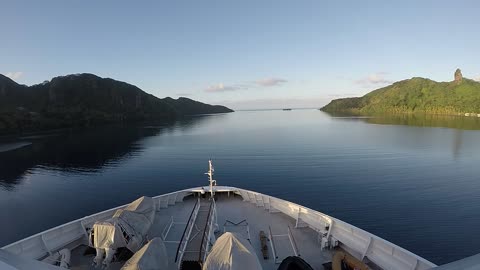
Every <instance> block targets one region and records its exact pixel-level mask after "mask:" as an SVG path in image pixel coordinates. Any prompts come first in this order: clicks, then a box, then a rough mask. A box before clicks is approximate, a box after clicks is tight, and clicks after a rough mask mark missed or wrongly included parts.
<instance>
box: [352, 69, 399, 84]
mask: <svg viewBox="0 0 480 270" xmlns="http://www.w3.org/2000/svg"><path fill="white" fill-rule="evenodd" d="M387 75H388V73H387V72H377V73H373V74H370V75H368V76H367V77H365V78H362V79H360V80H356V81H355V83H356V84H361V85H366V86H369V85H379V84H391V83H393V81H392V80H388V79H386V78H385V76H387Z"/></svg>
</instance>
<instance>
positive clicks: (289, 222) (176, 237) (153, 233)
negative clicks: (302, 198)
mask: <svg viewBox="0 0 480 270" xmlns="http://www.w3.org/2000/svg"><path fill="white" fill-rule="evenodd" d="M196 200H197V199H196V198H194V197H192V196H188V197H185V199H184V201H183V202H178V203H176V204H175V205H171V206H168V208H164V209H160V210H159V211H157V212H156V216H155V221H154V224H153V225H152V227H151V229H150V232H149V234H148V236H149V238H153V237H162V238H163V237H165V238H164V242H165V246H166V248H167V254H168V258H169V263H168V265H169V269H178V266H177V264H176V263H175V256H176V254H177V248H178V245H179V244H178V243H179V241H180V239H181V237H182V235H183V232H184V229H185V226H186V223H187V221H188V219H189V216H190V214H191V212H192V209H193V208H194V205H195V202H196ZM216 209H217V222H216V223H217V224H218V228H217V230H216V233H215V236H216V237H217V238H218V237H219V236H220V235H221V234H222V233H223V232H224V231H230V232H236V233H238V234H240V235H242V236H243V237H244V238H247V239H248V240H249V241H250V243H251V244H252V246H253V248H254V250H255V251H256V255H257V256H258V259H259V261H260V263H261V265H262V267H263V269H265V270H268V269H277V268H278V266H279V262H281V261H282V260H283V259H284V258H286V257H288V256H293V255H294V250H293V248H294V247H293V246H292V242H293V243H294V245H296V248H297V252H298V254H299V256H300V257H301V258H303V259H304V260H305V261H306V262H307V263H309V264H310V265H311V266H312V268H313V269H323V266H322V264H323V263H326V262H330V261H331V260H332V254H333V252H332V251H331V250H321V248H320V242H319V237H318V236H319V235H318V233H317V232H316V231H314V230H313V229H311V228H308V227H303V228H295V220H294V219H293V218H291V217H289V216H287V215H285V214H283V213H281V212H278V213H270V212H269V211H268V210H265V209H264V208H263V207H257V206H256V205H255V204H252V203H250V202H248V201H243V200H242V197H241V196H238V195H233V193H231V194H218V196H216ZM172 218H173V225H172V226H170V224H171V222H172ZM242 221H243V222H242ZM238 223H239V224H238ZM247 223H248V230H247V226H246V224H247ZM233 224H238V225H237V226H235V225H233ZM168 227H170V229H169V230H168V233H166V232H167V229H168ZM289 228H290V229H291V235H293V241H292V240H290V238H289V237H288V230H289ZM270 230H271V232H272V235H274V237H273V238H274V246H275V250H276V254H277V256H278V259H276V260H275V258H273V255H272V246H271V243H270V241H268V242H267V245H268V253H269V256H268V257H269V258H268V259H264V258H263V255H262V250H261V242H260V237H259V234H260V231H264V232H265V234H266V235H267V236H268V235H269V231H270ZM194 233H195V232H192V236H191V239H192V238H193V239H192V241H195V238H196V237H198V238H200V235H201V233H199V234H198V235H197V236H194V235H195V234H194ZM275 235H278V236H275ZM86 249H87V246H85V245H81V246H79V247H77V248H75V249H74V250H73V251H72V258H71V263H70V265H71V269H72V270H83V269H95V268H93V266H92V261H93V258H94V254H90V255H84V252H85V250H86ZM185 254H186V255H185V256H187V254H188V253H185ZM123 263H124V262H114V263H112V264H111V265H110V267H109V268H108V269H120V268H121V266H122V265H123Z"/></svg>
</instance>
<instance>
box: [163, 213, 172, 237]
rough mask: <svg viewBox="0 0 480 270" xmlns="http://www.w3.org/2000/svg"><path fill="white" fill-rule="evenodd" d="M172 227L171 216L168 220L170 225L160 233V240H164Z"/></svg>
mask: <svg viewBox="0 0 480 270" xmlns="http://www.w3.org/2000/svg"><path fill="white" fill-rule="evenodd" d="M172 225H173V216H172V217H171V218H170V223H168V225H167V226H165V229H163V231H162V239H163V240H166V238H167V235H168V232H170V229H171V228H172Z"/></svg>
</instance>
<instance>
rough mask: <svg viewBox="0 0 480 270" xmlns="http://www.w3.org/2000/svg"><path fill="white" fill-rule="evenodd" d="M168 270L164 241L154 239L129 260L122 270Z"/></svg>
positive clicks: (157, 238)
mask: <svg viewBox="0 0 480 270" xmlns="http://www.w3.org/2000/svg"><path fill="white" fill-rule="evenodd" d="M157 269H159V270H160V269H168V256H167V249H166V248H165V244H164V243H163V241H162V239H161V238H159V237H156V238H153V239H152V240H151V241H150V242H148V243H147V244H146V245H145V246H143V247H142V248H141V249H140V250H139V251H137V252H136V253H135V254H134V255H133V256H132V257H131V258H130V260H128V261H127V262H126V263H125V265H124V266H123V267H122V269H121V270H157Z"/></svg>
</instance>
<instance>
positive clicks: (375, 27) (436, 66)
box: [0, 0, 480, 109]
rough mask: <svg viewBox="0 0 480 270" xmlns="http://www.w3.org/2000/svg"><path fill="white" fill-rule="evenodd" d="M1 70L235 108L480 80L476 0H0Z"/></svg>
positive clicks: (27, 80) (33, 80)
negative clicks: (408, 82)
mask: <svg viewBox="0 0 480 270" xmlns="http://www.w3.org/2000/svg"><path fill="white" fill-rule="evenodd" d="M0 2H1V4H0V6H1V8H0V25H1V26H2V27H1V30H0V33H1V35H0V37H1V38H0V74H4V75H6V76H8V77H10V78H12V79H14V80H15V81H17V82H18V83H21V84H26V85H32V84H37V83H41V82H43V81H45V80H50V79H51V78H53V77H56V76H61V75H67V74H75V73H93V74H96V75H98V76H101V77H109V78H113V79H116V80H120V81H125V82H128V83H131V84H134V85H136V86H138V87H140V88H141V89H142V90H144V91H146V92H148V93H151V94H154V95H155V96H157V97H166V96H170V97H173V98H178V97H180V96H185V97H188V98H192V99H195V100H199V101H202V102H207V103H212V104H222V105H227V106H229V107H231V108H233V109H268V108H285V107H288V108H301V107H308V108H318V107H321V106H323V105H325V104H326V103H328V102H329V101H330V100H331V99H335V98H340V97H349V96H361V95H364V94H366V93H368V92H369V91H371V90H374V89H377V88H380V87H383V86H386V85H389V84H391V83H392V82H394V81H398V80H403V79H408V78H411V77H426V78H431V79H433V80H436V81H451V80H453V73H454V71H455V69H456V68H461V69H462V72H463V75H464V76H465V77H469V78H473V79H479V80H480V35H479V29H480V20H479V19H478V18H479V17H478V12H479V11H480V1H462V0H459V1H443V0H436V1H427V0H425V1H419V0H417V1H396V2H395V3H393V1H384V0H381V1H368V0H365V1H320V0H317V1H303V0H298V1H285V0H274V1H269V0H265V1H259V0H239V1H230V0H220V1H210V0H202V1H193V0H192V1H183V0H175V1H160V0H156V1H122V0H116V1H113V0H102V1H98V0H96V1H95V0H82V1H65V0H58V1H50V0H42V1H29V2H27V1H23V0H15V1H13V0H0Z"/></svg>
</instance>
